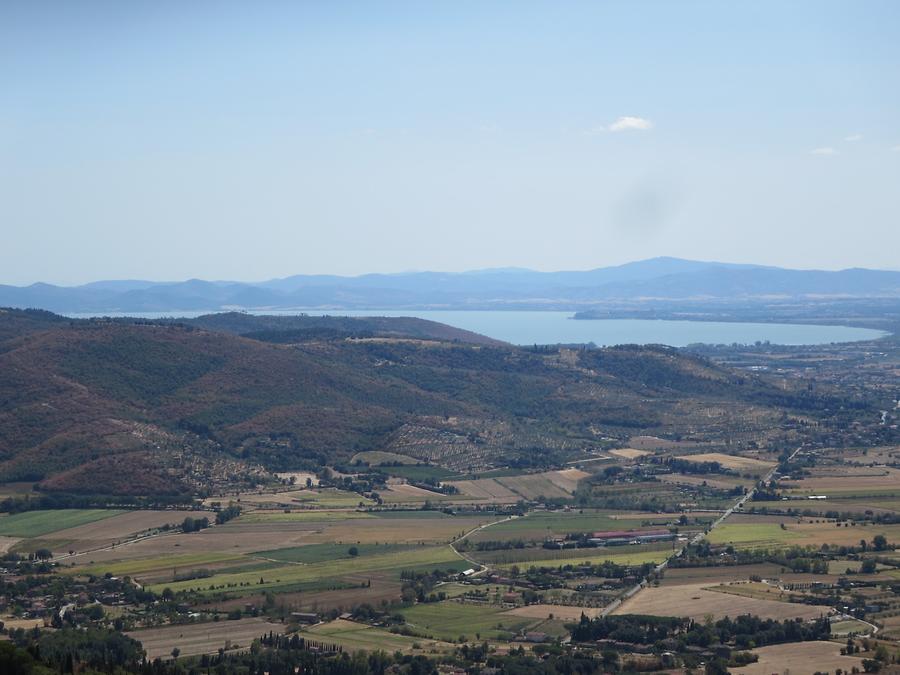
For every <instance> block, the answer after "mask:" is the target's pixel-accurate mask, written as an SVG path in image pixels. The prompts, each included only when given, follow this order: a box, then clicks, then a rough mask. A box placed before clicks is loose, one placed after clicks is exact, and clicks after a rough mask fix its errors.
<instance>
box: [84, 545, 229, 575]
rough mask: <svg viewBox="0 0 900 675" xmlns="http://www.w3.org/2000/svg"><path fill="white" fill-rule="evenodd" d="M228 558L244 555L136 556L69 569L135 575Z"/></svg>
mask: <svg viewBox="0 0 900 675" xmlns="http://www.w3.org/2000/svg"><path fill="white" fill-rule="evenodd" d="M229 560H234V561H242V560H246V557H245V556H243V555H241V554H237V555H235V554H234V553H224V552H216V551H210V552H209V553H188V554H184V555H160V556H154V557H152V558H138V559H136V560H123V561H120V562H111V563H97V564H89V565H88V566H86V567H76V568H73V569H72V570H71V572H72V573H73V574H94V575H97V576H101V575H103V574H106V573H109V574H112V575H113V576H117V577H121V576H137V577H139V576H140V575H141V573H144V574H146V573H148V572H155V571H157V570H171V569H178V570H183V571H187V570H188V569H191V568H194V569H196V568H200V567H203V566H204V565H210V564H212V563H222V562H226V561H229Z"/></svg>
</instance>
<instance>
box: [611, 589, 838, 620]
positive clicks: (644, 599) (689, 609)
mask: <svg viewBox="0 0 900 675" xmlns="http://www.w3.org/2000/svg"><path fill="white" fill-rule="evenodd" d="M710 585H711V584H710V583H709V582H708V581H707V582H704V583H695V584H682V585H678V586H660V587H659V588H652V587H649V588H645V589H644V590H642V591H640V592H639V593H637V594H636V595H635V596H633V597H632V598H629V599H628V600H626V601H625V602H624V603H622V605H620V606H619V607H617V608H616V609H615V610H614V611H613V614H650V615H653V616H686V617H690V618H692V619H697V620H701V621H702V620H703V619H704V618H705V617H706V615H708V614H711V615H712V616H713V617H714V618H716V619H721V618H724V617H726V616H730V617H736V616H740V615H742V614H756V615H757V616H761V617H764V618H770V619H796V618H801V619H814V618H816V617H818V616H821V615H826V614H829V613H830V611H831V610H830V608H829V607H824V606H821V607H820V606H817V605H801V604H792V603H787V602H778V601H777V600H759V599H756V598H745V597H741V596H737V595H729V594H726V593H718V592H716V591H711V590H706V588H707V587H708V586H710Z"/></svg>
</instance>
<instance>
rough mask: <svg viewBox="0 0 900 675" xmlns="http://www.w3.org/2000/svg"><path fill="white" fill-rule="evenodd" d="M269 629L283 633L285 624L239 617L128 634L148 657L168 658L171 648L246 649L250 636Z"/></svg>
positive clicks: (187, 651)
mask: <svg viewBox="0 0 900 675" xmlns="http://www.w3.org/2000/svg"><path fill="white" fill-rule="evenodd" d="M270 631H272V632H275V633H283V632H284V631H285V626H284V625H283V624H278V623H272V622H269V621H265V620H262V619H241V620H239V621H220V622H215V623H198V624H182V625H176V626H163V627H160V628H146V629H143V630H139V631H134V632H132V633H129V635H130V636H131V637H133V638H134V639H135V640H139V641H140V642H141V644H142V645H143V646H144V649H146V650H147V657H148V658H150V659H155V658H160V657H162V658H168V656H169V655H170V654H171V653H172V649H173V648H178V650H179V651H180V652H181V655H182V656H196V655H199V654H215V653H216V652H217V651H218V650H219V649H239V648H242V649H246V648H247V647H249V646H250V643H251V642H253V640H255V639H256V638H258V637H259V636H261V635H263V634H265V633H268V632H270Z"/></svg>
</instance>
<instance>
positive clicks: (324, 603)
mask: <svg viewBox="0 0 900 675" xmlns="http://www.w3.org/2000/svg"><path fill="white" fill-rule="evenodd" d="M341 580H342V581H345V582H354V581H355V582H358V583H359V587H358V588H341V589H336V590H321V591H303V592H298V593H279V594H278V596H277V602H278V604H279V605H284V606H285V607H288V608H289V609H290V610H291V611H292V612H328V611H331V610H337V611H339V612H349V611H350V610H351V609H353V607H355V606H358V605H360V604H362V603H366V602H367V603H369V604H370V605H372V606H373V607H378V606H380V605H381V601H382V600H387V601H389V602H394V601H398V600H399V599H400V589H401V585H402V584H401V582H400V581H398V580H397V578H396V575H395V574H385V573H380V572H371V573H366V574H364V575H362V574H360V575H347V576H345V577H341ZM368 582H371V585H366V586H365V587H363V586H362V585H363V584H364V583H365V584H368ZM264 602H265V596H264V595H263V594H262V593H260V594H259V595H244V596H241V597H238V598H232V599H230V600H215V601H211V602H208V603H204V604H201V605H199V608H200V609H203V610H216V611H220V612H227V611H229V610H232V609H243V607H244V605H246V604H247V603H252V604H254V605H256V606H257V607H261V606H262V605H263V603H264Z"/></svg>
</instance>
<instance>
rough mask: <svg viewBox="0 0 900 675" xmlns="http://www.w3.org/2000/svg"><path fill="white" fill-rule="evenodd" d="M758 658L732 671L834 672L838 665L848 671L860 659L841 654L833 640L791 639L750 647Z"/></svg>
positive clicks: (766, 674) (759, 674)
mask: <svg viewBox="0 0 900 675" xmlns="http://www.w3.org/2000/svg"><path fill="white" fill-rule="evenodd" d="M753 653H754V654H758V655H759V661H757V662H756V663H752V664H750V665H749V666H744V667H743V668H734V669H732V672H734V673H741V674H742V675H770V673H787V672H791V673H812V672H834V671H836V670H837V669H838V668H841V669H842V670H844V672H847V673H849V672H850V671H852V670H853V669H854V668H858V669H859V670H860V671H862V659H861V658H860V657H857V656H842V655H841V645H840V644H838V643H836V642H822V641H820V642H791V643H788V644H783V645H772V646H770V647H760V648H759V649H754V650H753Z"/></svg>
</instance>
